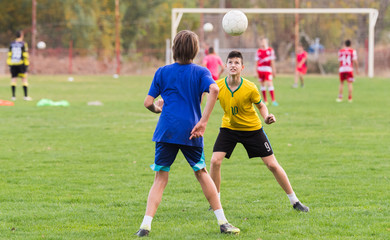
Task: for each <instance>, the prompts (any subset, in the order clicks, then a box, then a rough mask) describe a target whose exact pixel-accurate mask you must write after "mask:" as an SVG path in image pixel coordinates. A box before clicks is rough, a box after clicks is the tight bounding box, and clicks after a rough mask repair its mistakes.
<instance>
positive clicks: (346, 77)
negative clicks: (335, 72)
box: [339, 72, 355, 82]
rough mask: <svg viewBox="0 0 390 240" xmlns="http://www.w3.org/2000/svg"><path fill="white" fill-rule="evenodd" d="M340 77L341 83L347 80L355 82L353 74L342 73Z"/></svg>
mask: <svg viewBox="0 0 390 240" xmlns="http://www.w3.org/2000/svg"><path fill="white" fill-rule="evenodd" d="M339 75H340V82H344V81H345V80H347V82H354V81H355V79H354V78H353V72H341V73H339Z"/></svg>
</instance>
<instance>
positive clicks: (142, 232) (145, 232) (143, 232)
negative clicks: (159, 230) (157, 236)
mask: <svg viewBox="0 0 390 240" xmlns="http://www.w3.org/2000/svg"><path fill="white" fill-rule="evenodd" d="M134 235H137V236H138V237H147V236H149V230H146V229H142V228H140V229H139V230H138V232H136V233H135V234H134Z"/></svg>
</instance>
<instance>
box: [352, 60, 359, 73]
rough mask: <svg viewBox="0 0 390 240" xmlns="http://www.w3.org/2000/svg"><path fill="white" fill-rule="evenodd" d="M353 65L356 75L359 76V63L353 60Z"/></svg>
mask: <svg viewBox="0 0 390 240" xmlns="http://www.w3.org/2000/svg"><path fill="white" fill-rule="evenodd" d="M353 64H354V65H355V66H356V74H359V63H358V61H357V60H353Z"/></svg>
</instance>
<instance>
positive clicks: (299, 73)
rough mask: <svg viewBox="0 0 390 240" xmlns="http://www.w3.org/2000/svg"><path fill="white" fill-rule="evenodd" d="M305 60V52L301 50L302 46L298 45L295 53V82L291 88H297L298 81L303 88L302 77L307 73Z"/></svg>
mask: <svg viewBox="0 0 390 240" xmlns="http://www.w3.org/2000/svg"><path fill="white" fill-rule="evenodd" d="M306 60H307V52H306V51H305V50H304V49H303V47H302V45H300V44H299V45H298V48H297V52H296V61H297V62H296V64H297V66H296V68H295V80H294V84H293V86H292V87H293V88H297V87H298V79H299V80H300V82H301V87H303V86H304V80H303V75H305V74H306V72H307V65H306Z"/></svg>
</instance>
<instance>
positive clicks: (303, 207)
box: [293, 201, 309, 212]
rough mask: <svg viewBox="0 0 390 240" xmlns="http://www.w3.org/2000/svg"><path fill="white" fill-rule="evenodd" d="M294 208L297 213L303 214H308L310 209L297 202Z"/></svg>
mask: <svg viewBox="0 0 390 240" xmlns="http://www.w3.org/2000/svg"><path fill="white" fill-rule="evenodd" d="M293 208H294V209H295V210H297V211H301V212H308V211H309V207H306V206H305V205H303V204H302V203H301V202H299V201H298V202H296V203H294V205H293Z"/></svg>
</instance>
